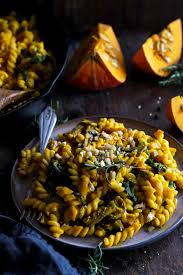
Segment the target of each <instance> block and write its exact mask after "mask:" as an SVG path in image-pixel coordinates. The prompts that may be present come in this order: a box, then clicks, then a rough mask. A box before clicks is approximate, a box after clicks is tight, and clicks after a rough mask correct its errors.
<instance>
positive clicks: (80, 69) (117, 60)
mask: <svg viewBox="0 0 183 275" xmlns="http://www.w3.org/2000/svg"><path fill="white" fill-rule="evenodd" d="M66 79H67V82H68V83H69V84H70V85H72V86H74V87H77V88H81V89H88V90H99V89H106V88H113V87H116V86H118V85H119V84H121V83H123V82H125V80H126V71H125V65H124V58H123V54H122V51H121V48H120V45H119V43H118V40H117V38H116V36H115V34H114V32H113V29H112V27H111V26H110V25H105V24H101V23H99V24H98V25H97V26H96V27H95V29H94V30H93V31H92V33H91V34H90V35H89V37H87V38H86V39H85V40H83V41H82V42H81V44H80V46H79V48H78V50H77V51H76V52H75V53H74V55H73V57H72V58H71V61H70V62H69V65H68V69H67V72H66Z"/></svg>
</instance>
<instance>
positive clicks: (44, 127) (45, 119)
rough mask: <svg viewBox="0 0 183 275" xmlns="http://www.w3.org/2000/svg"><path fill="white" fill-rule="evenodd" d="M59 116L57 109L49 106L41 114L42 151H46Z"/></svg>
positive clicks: (40, 134)
mask: <svg viewBox="0 0 183 275" xmlns="http://www.w3.org/2000/svg"><path fill="white" fill-rule="evenodd" d="M56 121H57V116H56V113H55V111H54V110H53V109H52V108H51V106H48V107H47V108H46V109H45V110H44V111H43V112H42V113H41V115H40V116H39V139H40V153H41V154H42V153H44V150H45V149H46V146H47V144H48V141H49V138H50V136H51V133H52V131H53V129H54V127H55V124H56Z"/></svg>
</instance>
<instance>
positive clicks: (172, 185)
mask: <svg viewBox="0 0 183 275" xmlns="http://www.w3.org/2000/svg"><path fill="white" fill-rule="evenodd" d="M168 187H169V188H174V189H176V185H175V183H174V182H173V181H169V183H168Z"/></svg>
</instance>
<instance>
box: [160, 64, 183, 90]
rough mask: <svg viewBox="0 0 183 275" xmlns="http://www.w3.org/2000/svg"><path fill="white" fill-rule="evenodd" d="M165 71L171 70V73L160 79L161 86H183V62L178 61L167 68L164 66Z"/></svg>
mask: <svg viewBox="0 0 183 275" xmlns="http://www.w3.org/2000/svg"><path fill="white" fill-rule="evenodd" d="M164 70H165V71H168V72H170V75H169V76H168V77H167V78H166V79H164V80H162V81H159V84H160V85H161V86H164V87H165V86H177V87H182V86H183V64H182V63H178V64H174V65H172V66H169V67H167V68H164Z"/></svg>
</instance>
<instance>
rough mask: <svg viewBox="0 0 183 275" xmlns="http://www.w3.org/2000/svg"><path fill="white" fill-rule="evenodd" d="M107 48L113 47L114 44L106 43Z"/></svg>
mask: <svg viewBox="0 0 183 275" xmlns="http://www.w3.org/2000/svg"><path fill="white" fill-rule="evenodd" d="M105 46H106V48H107V49H113V46H112V45H111V44H110V43H105Z"/></svg>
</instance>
